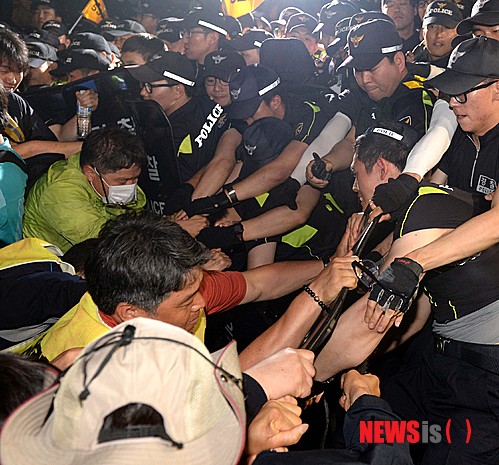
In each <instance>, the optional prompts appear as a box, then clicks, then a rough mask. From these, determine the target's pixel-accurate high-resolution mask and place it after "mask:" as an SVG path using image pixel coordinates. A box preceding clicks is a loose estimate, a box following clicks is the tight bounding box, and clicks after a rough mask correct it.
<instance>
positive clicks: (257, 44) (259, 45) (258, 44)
mask: <svg viewBox="0 0 499 465" xmlns="http://www.w3.org/2000/svg"><path fill="white" fill-rule="evenodd" d="M253 45H254V46H255V47H258V48H260V47H261V46H262V42H259V41H258V40H255V41H254V42H253Z"/></svg>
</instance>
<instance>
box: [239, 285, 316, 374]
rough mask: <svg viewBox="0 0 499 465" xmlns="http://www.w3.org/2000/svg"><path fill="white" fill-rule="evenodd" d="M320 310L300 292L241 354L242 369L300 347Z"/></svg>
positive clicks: (306, 295)
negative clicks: (277, 318)
mask: <svg viewBox="0 0 499 465" xmlns="http://www.w3.org/2000/svg"><path fill="white" fill-rule="evenodd" d="M320 311H321V308H320V307H319V306H318V305H317V303H316V302H315V301H314V300H313V299H312V298H311V297H310V296H309V295H308V294H306V293H305V292H302V293H300V294H299V295H298V296H297V297H296V298H295V299H294V300H293V302H292V303H291V305H290V306H289V308H288V309H287V310H286V313H285V314H284V315H283V316H282V317H281V318H280V319H279V320H278V321H277V322H276V323H274V324H273V325H272V326H271V327H270V328H269V329H268V330H267V331H265V332H264V333H263V334H261V335H260V336H259V337H257V338H256V339H255V340H254V341H253V342H252V343H251V344H250V345H249V346H248V347H246V349H244V350H243V352H242V353H241V354H240V355H239V362H240V364H241V370H245V369H247V368H249V367H251V366H253V365H255V364H256V363H258V362H260V361H261V360H263V359H264V358H266V357H269V356H270V355H272V354H275V353H276V352H278V351H279V350H281V349H284V348H286V347H295V348H296V347H298V346H299V345H300V343H301V341H302V340H303V338H304V337H305V335H306V333H307V331H308V329H309V328H310V327H311V326H312V324H313V323H314V321H315V320H316V318H317V317H318V316H319V313H320Z"/></svg>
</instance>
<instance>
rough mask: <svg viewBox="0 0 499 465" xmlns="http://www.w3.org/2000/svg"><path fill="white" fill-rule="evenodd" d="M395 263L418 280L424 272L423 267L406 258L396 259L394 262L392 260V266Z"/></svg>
mask: <svg viewBox="0 0 499 465" xmlns="http://www.w3.org/2000/svg"><path fill="white" fill-rule="evenodd" d="M395 263H397V264H399V265H402V266H404V267H405V268H407V269H409V270H411V271H412V272H413V273H414V275H415V276H416V277H417V278H418V279H419V277H420V276H421V275H422V274H423V272H424V270H423V267H422V266H421V265H420V264H419V263H418V262H416V261H414V260H412V259H411V258H407V257H401V258H396V259H395V260H393V263H392V265H393V264H395Z"/></svg>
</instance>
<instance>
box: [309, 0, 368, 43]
mask: <svg viewBox="0 0 499 465" xmlns="http://www.w3.org/2000/svg"><path fill="white" fill-rule="evenodd" d="M359 11H360V9H359V8H358V7H357V6H355V5H354V4H353V3H345V2H336V1H333V2H331V3H326V4H325V5H324V6H323V7H322V8H321V12H320V14H319V24H317V27H316V28H315V29H314V33H317V32H319V31H323V32H325V33H326V34H329V35H333V34H334V33H335V30H336V24H338V21H341V20H342V19H344V18H350V17H351V16H352V15H354V14H355V13H358V12H359Z"/></svg>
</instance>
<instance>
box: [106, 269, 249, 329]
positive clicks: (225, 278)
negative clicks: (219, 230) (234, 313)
mask: <svg viewBox="0 0 499 465" xmlns="http://www.w3.org/2000/svg"><path fill="white" fill-rule="evenodd" d="M203 274H204V277H203V280H202V281H201V285H200V286H199V292H201V295H202V296H203V297H204V300H205V301H206V306H205V308H204V311H205V313H206V314H207V315H210V314H212V313H218V312H223V311H225V310H230V309H231V308H233V307H235V306H236V305H238V304H240V303H241V301H242V300H243V299H244V296H245V295H246V280H245V279H244V276H243V275H242V273H240V272H239V271H203ZM99 314H100V317H101V318H102V321H104V323H106V325H108V326H109V327H110V328H114V327H115V326H117V325H118V323H117V322H116V320H115V319H114V318H113V317H112V316H111V315H106V314H105V313H103V312H101V311H100V310H99Z"/></svg>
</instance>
